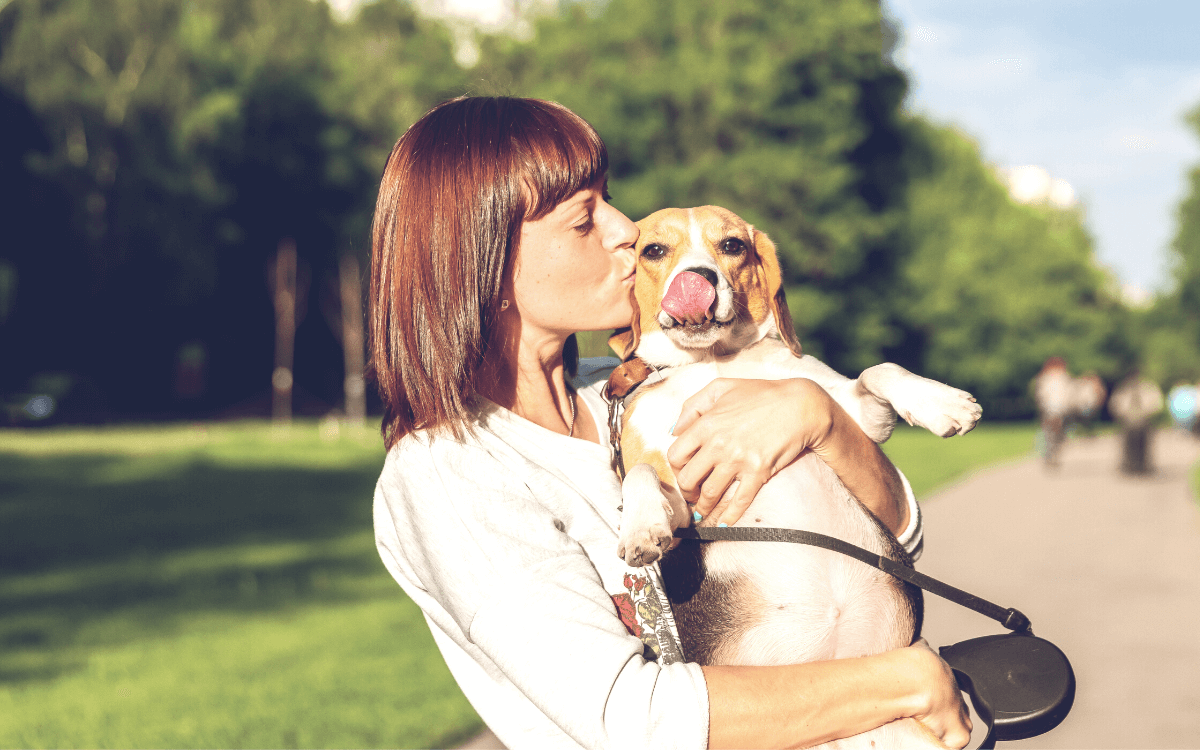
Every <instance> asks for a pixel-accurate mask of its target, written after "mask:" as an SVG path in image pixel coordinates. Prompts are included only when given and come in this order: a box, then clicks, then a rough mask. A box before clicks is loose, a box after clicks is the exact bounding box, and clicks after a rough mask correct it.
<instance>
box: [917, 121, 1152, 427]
mask: <svg viewBox="0 0 1200 750" xmlns="http://www.w3.org/2000/svg"><path fill="white" fill-rule="evenodd" d="M914 125H915V126H916V127H917V128H918V132H920V134H921V137H922V139H923V141H924V144H925V151H924V160H925V164H924V166H923V170H924V174H923V176H920V177H918V178H917V179H914V181H913V183H912V185H911V186H910V188H909V195H908V211H907V213H906V217H905V221H906V228H905V232H906V236H907V238H908V239H907V241H908V242H910V243H911V244H912V247H913V255H912V258H911V260H910V261H909V262H908V263H907V264H906V265H905V267H904V278H903V281H904V286H905V288H906V294H907V295H908V300H907V302H906V303H905V307H906V313H905V320H906V322H907V324H908V325H909V326H910V327H911V330H912V331H913V334H914V338H915V339H916V340H918V341H919V342H920V343H919V348H920V350H921V352H920V355H919V359H920V360H921V361H922V362H923V366H924V373H923V374H925V375H927V376H929V377H932V378H936V379H940V380H944V381H946V382H949V383H953V384H954V385H956V386H959V387H962V388H964V389H967V390H971V391H972V392H973V393H975V394H976V395H977V396H980V397H983V398H985V399H990V400H992V402H993V404H992V406H993V407H994V408H993V410H992V413H993V414H996V415H997V416H1005V415H1006V414H1005V412H1009V413H1010V414H1012V415H1016V414H1019V413H1021V412H1022V411H1025V412H1027V411H1028V410H1029V404H1027V403H1026V404H1022V403H1020V397H1021V396H1023V395H1024V394H1025V393H1026V388H1027V384H1028V383H1029V380H1030V378H1032V377H1033V375H1034V374H1036V372H1037V371H1038V369H1039V368H1040V367H1041V365H1042V363H1043V362H1044V361H1045V360H1046V359H1047V358H1048V357H1050V356H1054V355H1057V356H1061V357H1064V358H1065V359H1066V360H1067V362H1068V363H1069V365H1070V367H1071V369H1072V370H1073V371H1074V372H1076V373H1080V372H1089V371H1090V372H1096V373H1098V374H1100V375H1101V376H1102V377H1105V378H1107V379H1109V380H1110V381H1112V380H1114V379H1115V378H1117V377H1119V376H1120V375H1121V374H1122V371H1123V370H1124V369H1125V367H1126V366H1127V365H1128V364H1129V362H1130V361H1131V360H1132V359H1133V351H1132V348H1131V346H1130V345H1129V344H1128V338H1127V336H1126V330H1127V327H1128V325H1129V315H1128V311H1126V310H1125V309H1124V308H1123V307H1122V306H1121V305H1120V303H1119V301H1118V299H1117V297H1116V295H1115V293H1114V291H1113V289H1112V286H1113V285H1112V284H1111V283H1110V281H1109V279H1108V277H1107V276H1106V274H1105V272H1104V271H1103V270H1102V269H1101V268H1100V267H1099V266H1098V265H1097V264H1096V262H1095V257H1094V248H1093V243H1092V240H1091V237H1090V236H1089V235H1088V233H1087V231H1086V229H1085V228H1084V225H1083V216H1082V212H1081V210H1080V209H1065V210H1064V209H1058V208H1054V207H1052V206H1045V205H1031V206H1025V205H1018V204H1016V203H1014V202H1013V201H1012V200H1011V199H1010V198H1009V196H1008V192H1007V189H1006V188H1005V187H1004V185H1002V184H1001V183H1000V181H999V179H998V178H997V177H996V175H995V174H994V172H993V171H992V170H991V169H990V168H989V167H988V166H987V165H986V164H985V163H984V161H983V160H982V158H981V157H980V154H979V150H978V147H977V146H976V145H975V144H974V143H973V142H971V141H970V140H969V139H967V138H966V137H964V136H963V135H961V134H959V133H958V132H956V131H955V130H953V129H951V128H945V127H936V126H933V125H930V124H928V123H925V122H923V121H921V120H919V119H916V120H914ZM914 154H919V152H917V151H914ZM914 171H915V170H914ZM996 407H998V408H996ZM984 413H985V414H988V413H989V411H988V409H987V404H985V412H984Z"/></svg>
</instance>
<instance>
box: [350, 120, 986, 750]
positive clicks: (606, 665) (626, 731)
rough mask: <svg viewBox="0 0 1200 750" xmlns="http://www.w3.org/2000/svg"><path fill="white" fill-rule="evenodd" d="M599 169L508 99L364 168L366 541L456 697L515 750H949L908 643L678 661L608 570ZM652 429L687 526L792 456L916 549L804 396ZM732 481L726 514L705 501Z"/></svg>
mask: <svg viewBox="0 0 1200 750" xmlns="http://www.w3.org/2000/svg"><path fill="white" fill-rule="evenodd" d="M606 171H607V155H606V152H605V149H604V145H603V143H602V142H601V141H600V139H599V137H598V136H597V135H596V133H595V132H594V131H593V130H592V128H591V127H590V126H588V125H587V124H586V123H585V122H584V121H583V120H582V119H580V118H579V117H578V116H576V115H574V114H573V113H571V112H570V111H569V110H566V109H565V108H563V107H561V106H558V105H555V104H551V103H547V102H539V101H535V100H524V99H509V98H465V99H459V100H455V101H451V102H447V103H445V104H443V105H440V106H439V107H437V108H435V109H434V110H432V111H431V112H429V113H428V114H427V115H425V117H423V118H422V119H421V120H420V121H419V122H417V123H416V124H414V125H413V126H412V127H411V128H410V129H409V130H408V132H407V133H405V134H404V136H403V137H401V138H400V140H399V141H398V142H397V144H396V146H395V148H394V149H393V150H392V154H391V156H390V157H389V159H388V163H387V167H386V169H385V171H384V176H383V180H382V183H381V186H380V192H379V202H378V204H377V207H376V215H375V224H374V230H373V235H374V236H373V261H372V280H371V313H372V316H371V334H372V344H371V346H372V349H371V354H372V365H371V369H372V374H373V376H374V378H375V380H376V382H377V384H378V387H379V390H380V393H381V396H382V397H383V401H384V405H385V410H386V411H385V417H384V427H383V432H384V436H385V441H386V443H387V446H388V448H389V451H388V456H387V461H386V463H385V466H384V469H383V474H382V476H381V477H380V480H379V485H378V488H377V490H376V496H375V524H376V538H377V542H378V546H379V550H380V554H381V556H382V558H383V561H384V563H385V565H386V566H387V568H388V570H389V571H390V572H391V573H392V575H393V576H394V577H395V578H396V580H397V581H398V582H399V583H400V585H401V586H402V587H403V588H404V590H405V591H406V592H407V593H408V595H409V596H410V597H411V598H412V599H413V600H414V601H415V602H416V603H417V604H418V605H419V606H420V607H421V609H422V611H423V612H424V613H425V617H426V620H427V621H428V623H429V626H430V629H431V631H432V633H433V636H434V640H435V641H436V642H437V644H438V646H439V648H440V649H441V650H442V654H443V656H444V657H445V659H446V663H447V665H448V666H449V668H450V670H451V672H452V673H453V674H454V676H455V679H457V680H458V682H459V685H460V686H461V687H462V689H463V692H464V693H465V694H466V695H467V697H468V698H469V699H470V700H471V702H472V704H473V705H474V706H475V708H476V710H477V711H478V712H479V714H480V715H481V716H482V717H483V719H484V720H485V721H486V722H487V723H488V725H489V726H490V727H491V728H492V729H493V731H495V732H496V734H497V735H498V736H499V737H500V739H501V740H502V741H503V742H505V743H506V744H507V745H508V746H510V747H514V748H522V747H539V748H540V747H578V746H583V747H651V746H654V747H695V748H703V747H714V748H715V747H751V746H753V747H770V746H779V747H782V746H794V745H809V744H814V743H816V742H820V741H824V740H829V739H834V738H839V737H846V736H849V735H852V734H856V733H858V732H861V731H865V730H867V729H870V728H873V727H876V726H879V725H881V724H884V723H886V722H888V721H891V720H893V719H896V718H900V717H905V716H912V717H916V718H918V719H919V720H921V721H922V722H924V723H925V724H926V726H928V727H929V728H930V729H931V730H932V731H933V732H934V733H935V734H936V735H937V736H939V737H941V738H942V739H943V740H944V741H945V742H947V743H948V744H950V745H951V746H954V747H961V746H963V745H965V744H966V741H967V740H968V738H969V734H968V731H969V730H968V729H967V725H968V723H969V720H968V719H967V718H966V714H965V711H964V709H963V705H962V701H961V696H960V694H959V691H958V689H957V686H956V685H955V684H954V680H953V678H952V677H951V675H950V673H949V670H948V669H947V667H946V666H945V664H944V663H943V662H942V661H941V660H940V659H939V658H938V657H937V656H936V655H934V654H933V653H932V652H931V651H929V650H928V649H926V648H923V647H921V646H917V647H911V648H906V649H900V650H898V651H895V652H891V653H887V654H882V655H879V656H875V657H869V658H862V659H848V660H839V661H834V662H825V663H817V664H802V665H795V666H787V667H700V666H698V665H696V664H687V663H683V662H679V661H674V660H673V659H672V658H668V657H669V656H670V654H668V653H665V652H664V651H663V649H662V648H661V647H660V646H661V644H662V643H664V641H661V640H656V638H657V635H655V634H661V633H662V632H666V631H669V630H670V626H671V618H670V613H669V608H668V607H665V606H663V601H662V598H661V595H660V593H659V591H657V590H656V585H655V584H656V573H655V571H654V570H653V569H650V568H647V569H642V570H628V569H626V568H625V567H624V563H623V562H622V561H621V560H620V559H619V558H618V557H617V555H616V540H617V532H616V527H617V523H618V521H619V512H618V505H619V504H620V486H619V484H618V481H617V479H616V476H615V475H614V473H613V472H612V470H611V469H610V464H609V459H610V456H609V451H608V448H607V445H606V443H607V441H606V439H605V438H606V437H607V435H606V428H605V418H606V413H605V408H606V407H605V404H604V402H603V400H602V398H601V397H600V395H599V388H600V386H601V385H602V381H603V377H604V374H605V373H604V371H602V370H601V371H597V370H596V369H595V367H594V366H593V365H594V363H585V366H584V367H583V368H581V371H580V372H578V373H576V372H575V368H576V366H577V363H576V348H575V342H574V336H573V334H574V332H575V331H580V330H605V329H610V328H614V327H619V326H623V325H627V324H628V322H629V320H630V319H631V316H632V307H631V303H630V301H629V293H630V289H631V288H632V282H633V273H634V254H633V246H634V243H635V242H636V240H637V236H638V230H637V228H636V227H635V226H634V225H633V223H632V222H630V221H629V219H627V218H626V217H625V216H624V215H622V214H621V213H620V212H619V211H617V210H616V209H615V208H613V207H612V206H610V205H609V204H608V202H607V195H606V192H605V178H606ZM573 375H574V376H575V377H574V379H572V376H573ZM576 388H578V390H576ZM781 425H782V427H781ZM674 431H675V434H677V435H678V436H679V439H678V440H677V441H676V443H675V446H674V447H673V448H672V453H671V456H670V459H671V461H672V463H673V464H675V466H676V469H677V471H678V472H679V475H680V479H681V483H682V484H683V486H684V489H685V491H687V492H689V493H691V496H692V498H693V499H695V500H696V504H695V507H696V511H697V512H698V513H701V514H703V515H709V514H712V513H716V514H718V516H717V517H718V518H719V519H720V520H721V521H722V522H726V523H732V522H733V521H735V520H736V518H737V517H738V516H740V513H741V511H742V510H743V509H744V508H743V507H741V506H742V505H744V504H746V503H748V501H749V500H748V498H749V497H753V490H754V489H755V488H756V487H757V486H758V485H760V484H761V483H762V481H765V480H766V479H767V478H769V477H770V475H771V473H772V472H773V470H774V469H775V468H777V467H781V466H785V465H787V463H789V462H790V461H791V460H792V459H793V458H795V456H796V455H798V454H799V452H800V451H802V450H805V449H811V450H814V451H816V452H818V453H819V454H820V455H821V456H822V457H824V458H825V460H826V461H828V462H829V463H830V466H831V467H833V468H834V470H835V471H837V472H838V473H839V475H840V476H841V477H842V478H843V481H845V482H846V483H847V485H848V486H849V487H850V488H851V490H852V491H854V492H855V493H856V495H857V496H858V497H859V498H860V499H862V500H863V502H864V503H865V504H867V505H868V507H871V508H872V510H874V511H875V512H876V514H877V515H879V516H880V518H881V520H883V521H884V522H885V523H887V524H888V525H889V526H890V527H891V528H892V529H893V530H895V531H897V532H900V533H901V536H902V538H907V539H908V540H909V542H910V544H915V542H916V539H917V538H918V535H919V532H918V529H919V524H918V521H917V516H916V513H915V512H914V509H915V505H910V500H909V498H907V497H906V495H905V493H904V491H903V490H902V489H901V484H900V480H899V478H898V475H897V474H896V472H895V470H894V469H893V468H892V467H891V464H890V463H888V462H887V460H886V458H884V457H883V456H882V454H881V453H880V452H879V450H878V448H877V447H876V446H875V445H874V444H873V443H871V442H870V441H869V440H868V439H867V438H866V437H865V436H864V435H863V434H862V432H861V431H860V430H859V429H858V428H857V427H856V426H855V425H854V424H853V423H852V422H851V421H850V420H849V418H848V417H847V415H846V414H845V413H844V412H842V411H841V410H840V409H839V408H838V407H837V406H836V405H835V404H834V403H833V402H832V401H831V400H830V399H829V397H828V396H827V395H825V393H824V391H822V390H821V389H820V388H818V387H816V386H815V385H814V384H812V383H811V382H810V381H807V380H795V381H780V382H770V383H762V382H748V381H717V382H716V383H714V384H713V385H712V386H710V387H709V388H708V389H706V390H705V391H703V392H701V393H700V394H698V395H697V396H696V397H694V398H693V399H692V400H690V401H689V402H688V403H687V404H686V405H685V407H684V411H683V414H682V415H681V419H680V421H679V423H678V424H677V425H676V427H675V430H674ZM716 436H721V438H720V439H718V438H717V437H716ZM735 479H739V480H740V481H741V482H742V490H743V491H741V492H740V493H739V494H740V495H741V496H743V497H747V499H746V500H743V501H739V504H738V506H737V507H734V506H732V505H731V504H726V505H720V504H718V500H719V499H720V498H722V497H723V496H724V495H725V490H726V489H727V488H728V487H729V486H730V485H731V484H732V482H733V481H734V480H735ZM635 615H636V616H635Z"/></svg>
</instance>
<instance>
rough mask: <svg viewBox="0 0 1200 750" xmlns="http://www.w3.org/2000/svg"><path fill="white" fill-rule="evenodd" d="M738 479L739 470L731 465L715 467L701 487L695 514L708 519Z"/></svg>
mask: <svg viewBox="0 0 1200 750" xmlns="http://www.w3.org/2000/svg"><path fill="white" fill-rule="evenodd" d="M737 478H738V477H737V469H736V468H735V467H733V466H730V465H729V464H720V465H717V466H715V467H713V470H712V471H711V472H710V473H709V475H708V476H707V477H705V479H704V481H703V483H701V485H700V487H699V490H700V493H699V496H698V497H697V498H696V505H695V512H696V513H699V514H700V517H701V518H708V517H709V515H711V514H712V512H713V510H714V509H715V508H717V507H718V504H719V503H720V502H721V498H723V497H725V493H726V492H727V491H728V490H729V487H730V485H732V484H733V483H734V481H735V480H736V479H737Z"/></svg>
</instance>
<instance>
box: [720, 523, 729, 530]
mask: <svg viewBox="0 0 1200 750" xmlns="http://www.w3.org/2000/svg"><path fill="white" fill-rule="evenodd" d="M717 528H718V529H727V528H729V524H727V523H719V524H717Z"/></svg>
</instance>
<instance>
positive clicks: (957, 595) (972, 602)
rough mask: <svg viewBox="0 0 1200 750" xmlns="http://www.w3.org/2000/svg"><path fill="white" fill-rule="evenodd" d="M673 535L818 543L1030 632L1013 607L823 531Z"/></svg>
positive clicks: (693, 530)
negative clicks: (959, 587) (940, 579)
mask: <svg viewBox="0 0 1200 750" xmlns="http://www.w3.org/2000/svg"><path fill="white" fill-rule="evenodd" d="M675 537H676V538H678V539H694V540H696V541H701V542H726V541H728V542H791V543H793V544H807V545H810V546H812V547H822V548H824V549H828V550H833V551H834V552H840V553H842V554H843V555H847V556H849V557H853V558H854V559H855V560H860V561H862V562H864V563H866V564H867V565H870V566H872V567H875V568H878V569H879V570H882V571H883V572H884V573H887V574H889V575H892V576H895V577H896V578H899V579H900V580H902V581H906V582H907V583H911V584H912V585H914V586H917V587H919V588H922V589H924V590H926V591H928V592H929V593H931V594H937V595H938V596H940V597H942V598H943V599H949V600H950V601H952V602H954V603H955V604H961V605H962V606H964V607H966V608H967V609H973V610H975V611H976V612H978V613H979V614H981V615H984V616H985V617H990V618H992V619H993V620H995V621H996V622H998V623H1000V624H1001V625H1003V626H1004V627H1006V628H1008V629H1009V630H1012V631H1014V632H1017V633H1029V634H1032V633H1033V630H1032V628H1031V627H1030V622H1029V618H1028V617H1026V616H1025V615H1024V614H1022V613H1021V612H1020V611H1018V610H1016V609H1012V608H1011V607H1010V608H1007V609H1006V608H1004V607H1001V606H1000V605H998V604H993V603H991V602H989V601H987V600H986V599H980V598H979V597H978V596H975V595H974V594H968V593H967V592H966V591H963V590H962V589H957V588H955V587H953V586H951V585H949V584H947V583H942V582H941V581H939V580H937V579H936V578H931V577H929V576H927V575H925V574H924V573H918V572H917V571H915V570H913V569H912V568H910V567H908V566H907V565H904V564H902V563H898V562H896V561H895V560H891V559H889V558H886V557H883V556H882V555H877V554H875V553H874V552H871V551H870V550H867V549H863V548H862V547H859V546H858V545H855V544H850V543H849V542H844V541H842V540H841V539H835V538H834V537H831V536H826V535H825V534H818V533H816V532H813V531H800V530H798V529H771V528H751V527H742V526H731V527H725V528H721V527H714V526H692V527H689V528H685V529H676V530H675Z"/></svg>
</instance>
